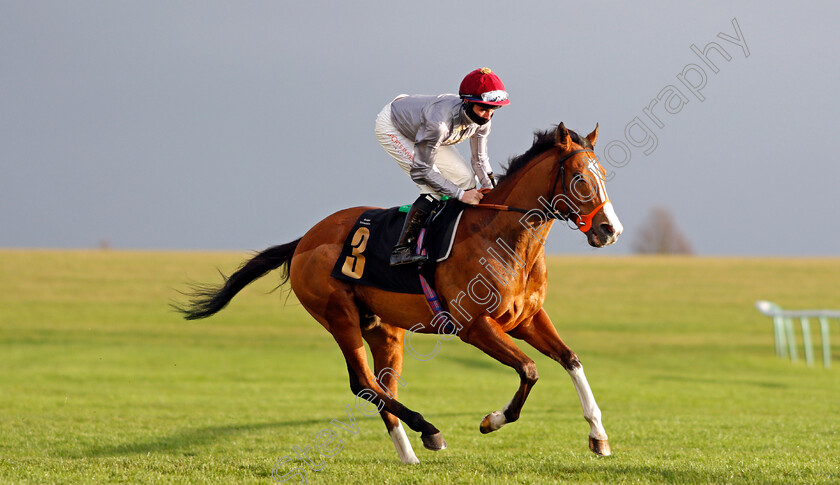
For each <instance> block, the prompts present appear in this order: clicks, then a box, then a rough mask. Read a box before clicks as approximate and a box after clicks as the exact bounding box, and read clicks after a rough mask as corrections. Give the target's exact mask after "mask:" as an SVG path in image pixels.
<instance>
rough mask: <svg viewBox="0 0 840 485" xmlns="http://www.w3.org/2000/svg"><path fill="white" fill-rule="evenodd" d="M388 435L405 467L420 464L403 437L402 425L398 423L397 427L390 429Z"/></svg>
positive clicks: (406, 437) (406, 439) (404, 436)
mask: <svg viewBox="0 0 840 485" xmlns="http://www.w3.org/2000/svg"><path fill="white" fill-rule="evenodd" d="M388 434H390V435H391V441H393V442H394V448H396V449H397V454H398V455H400V460H402V462H403V463H404V464H406V465H413V464H417V463H420V460H418V459H417V455H415V454H414V449H413V448H412V447H411V443H410V442H409V441H408V436H406V435H405V429H403V427H402V423H398V424H397V427H396V428H394V429H392V430H391V431H390V432H389V433H388Z"/></svg>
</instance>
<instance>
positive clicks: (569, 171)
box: [553, 123, 624, 248]
mask: <svg viewBox="0 0 840 485" xmlns="http://www.w3.org/2000/svg"><path fill="white" fill-rule="evenodd" d="M597 139H598V125H595V129H594V130H593V131H592V133H590V134H588V135H586V137H585V138H582V137H580V136H579V135H578V134H577V133H575V132H573V131H571V132H570V131H569V130H567V129H566V127H565V126H564V125H563V123H560V125H559V126H557V131H556V132H555V144H556V145H557V147H558V148H559V149H560V150H559V156H560V158H559V159H558V164H559V165H560V168H559V170H558V172H557V176H556V177H555V182H554V186H553V190H554V193H555V194H562V195H563V196H562V197H561V200H562V201H563V203H564V205H565V206H566V210H565V211H563V212H562V213H563V214H564V215H567V217H568V219H569V221H570V222H572V223H574V224H575V225H576V226H577V229H580V231H581V232H583V233H584V234H586V238H587V241H588V242H589V245H590V246H593V247H596V248H600V247H603V246H607V245H609V244H613V243H614V242H616V241H617V240H618V236H619V234H621V231H623V230H624V228H623V226H622V225H621V222H620V221H619V220H618V216H617V215H616V214H615V209H613V205H612V202H610V199H609V197H608V196H607V187H606V185H605V181H606V180H605V178H606V172H605V171H604V169H603V167H601V165H600V164H599V163H598V159H597V157H596V156H595V151H594V148H595V141H596V140H597Z"/></svg>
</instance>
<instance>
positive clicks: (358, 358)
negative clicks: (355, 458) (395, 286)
mask: <svg viewBox="0 0 840 485" xmlns="http://www.w3.org/2000/svg"><path fill="white" fill-rule="evenodd" d="M298 298H299V299H300V300H301V303H303V305H304V307H306V308H307V310H309V311H310V313H311V314H312V315H313V316H314V317H315V318H316V319H317V320H318V321H319V322H321V324H322V325H324V327H325V328H327V329H329V331H330V333H331V334H332V336H333V338H334V339H335V341H336V343H338V346H339V348H341V352H342V353H343V354H344V360H346V361H347V369H348V372H349V374H350V389H351V390H352V391H353V394H355V395H357V396H359V397H361V398H363V399H366V400H368V401H370V402H371V403H372V404H373V405H375V406H376V409H377V411H378V412H380V413H381V412H382V411H383V410H384V411H387V412H389V413H391V414H393V415H394V416H396V417H397V418H398V419H400V420H401V421H402V422H403V423H405V424H406V425H408V427H409V428H411V429H412V430H414V431H416V432H418V433H420V436H421V438H422V440H423V446H425V447H426V448H428V449H430V450H442V449H444V448H446V441H444V439H443V436H442V435H441V434H440V431H439V430H438V429H437V428H435V427H434V426H433V425H432V424H431V423H429V422H428V421H426V420H425V419H423V416H422V415H421V414H420V413H418V412H415V411H412V410H410V409H408V408H406V407H405V406H403V405H402V404H401V403H400V402H399V401H397V400H396V398H395V397H391V396H390V395H389V394H388V393H387V392H386V391H384V390H383V389H381V388H380V386H379V384H378V383H377V382H376V377H375V376H374V375H373V372H371V370H370V367H369V366H368V362H367V354H366V352H365V347H364V342H363V340H362V330H361V326H360V325H361V321H360V318H361V316H360V313H359V308H358V306H357V305H356V304H355V302H354V301H353V298H352V295H351V293H350V292H349V291H347V292H346V293H345V292H342V291H340V290H339V291H335V292H333V293H332V294H331V296H330V298H329V305H325V306H324V308H325V311H324V314H321V313H319V312H315V311H312V310H310V306H308V305H307V304H306V303H304V301H303V298H300V296H298Z"/></svg>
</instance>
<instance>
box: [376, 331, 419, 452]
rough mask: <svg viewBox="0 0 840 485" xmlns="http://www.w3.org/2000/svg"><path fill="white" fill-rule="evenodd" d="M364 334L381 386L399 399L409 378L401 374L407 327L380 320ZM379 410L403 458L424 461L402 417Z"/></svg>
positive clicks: (387, 392)
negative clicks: (405, 427) (395, 325)
mask: <svg viewBox="0 0 840 485" xmlns="http://www.w3.org/2000/svg"><path fill="white" fill-rule="evenodd" d="M362 336H363V337H364V338H365V341H367V343H368V346H370V351H371V353H372V354H373V370H374V372H375V374H376V380H377V382H378V383H379V387H381V388H382V390H383V391H385V393H386V394H388V395H389V396H391V397H392V398H394V399H397V394H398V392H399V387H400V385H401V384H402V383H404V382H405V381H403V380H402V378H401V377H400V375H401V374H402V365H403V337H404V336H405V330H404V329H402V328H399V327H393V326H391V325H383V324H378V325H376V326H375V327H373V328H372V329H370V330H368V331H366V332H364V333H363V334H362ZM379 414H380V416H382V421H384V422H385V427H386V428H387V429H388V434H389V435H390V436H391V441H393V442H394V447H395V448H396V449H397V454H398V455H399V457H400V460H402V462H403V463H405V464H414V463H420V460H418V459H417V455H415V454H414V449H413V448H412V447H411V442H409V441H408V436H406V434H405V429H403V427H402V423H401V422H400V420H399V419H397V417H396V416H394V415H393V414H391V413H390V412H388V411H386V410H384V409H383V410H382V411H381V412H380V413H379Z"/></svg>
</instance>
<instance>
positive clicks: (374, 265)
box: [332, 199, 466, 294]
mask: <svg viewBox="0 0 840 485" xmlns="http://www.w3.org/2000/svg"><path fill="white" fill-rule="evenodd" d="M465 206H466V204H464V203H462V202H460V201H457V200H455V199H449V200H447V201H445V202H443V203H442V204H441V205H440V206H439V207H438V209H437V210H436V211H435V212H434V213H433V214H432V218H431V222H430V223H429V224H428V225H427V228H426V232H425V235H424V238H423V249H424V250H425V251H426V253H427V254H428V256H429V260H428V261H427V262H426V263H424V264H423V265H422V266H421V268H420V270H419V271H420V272H422V274H423V277H424V278H426V281H428V282H429V284H430V285H432V287H433V288H434V274H435V267H436V263H438V262H440V261H443V260H445V259H446V258H447V257H448V256H449V252H450V250H451V248H452V242H453V241H454V240H455V231H456V229H457V224H458V221H459V220H460V218H461V213H462V212H463V210H464V207H465ZM405 217H406V213H405V212H403V211H402V210H401V208H400V207H392V208H390V209H371V210H367V211H365V212H364V213H362V215H361V216H359V219H357V220H356V223H355V224H354V225H353V229H352V230H351V231H350V234H349V235H348V236H347V239H346V240H345V241H344V246H343V248H342V250H341V256H339V258H338V261H336V263H335V266H334V267H333V270H332V276H333V277H334V278H338V279H340V280H345V281H352V282H354V283H359V284H363V285H369V286H374V287H376V288H379V289H380V290H385V291H392V292H395V293H413V294H422V293H423V288H422V287H421V286H420V278H419V277H418V268H417V265H403V266H395V267H391V265H390V259H391V251H393V249H394V245H395V244H396V243H397V240H398V239H399V236H400V231H401V230H402V226H403V222H404V221H405Z"/></svg>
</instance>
